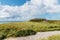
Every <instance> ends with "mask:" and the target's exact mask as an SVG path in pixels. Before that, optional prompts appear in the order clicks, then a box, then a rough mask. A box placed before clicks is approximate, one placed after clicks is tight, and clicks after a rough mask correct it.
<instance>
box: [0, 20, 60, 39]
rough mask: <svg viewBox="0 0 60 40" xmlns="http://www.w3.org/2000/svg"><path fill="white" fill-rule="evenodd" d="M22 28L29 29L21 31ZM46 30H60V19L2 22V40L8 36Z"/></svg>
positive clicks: (0, 28)
mask: <svg viewBox="0 0 60 40" xmlns="http://www.w3.org/2000/svg"><path fill="white" fill-rule="evenodd" d="M20 30H28V31H22V33H20V32H21V31H20ZM30 30H31V31H30ZM46 31H60V21H38V22H35V21H28V22H13V23H12V22H11V23H5V24H0V40H1V39H4V38H7V37H18V36H19V35H20V34H21V35H20V36H26V35H30V34H34V33H35V32H46ZM30 32H32V33H30ZM19 33H20V34H19ZM29 33H30V34H29ZM17 35H18V36H17Z"/></svg>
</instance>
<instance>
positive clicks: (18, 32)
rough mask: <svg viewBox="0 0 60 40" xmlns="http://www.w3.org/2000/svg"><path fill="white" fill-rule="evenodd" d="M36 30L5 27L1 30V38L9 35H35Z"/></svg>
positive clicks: (1, 39) (0, 39)
mask: <svg viewBox="0 0 60 40" xmlns="http://www.w3.org/2000/svg"><path fill="white" fill-rule="evenodd" d="M35 34H36V32H35V31H33V30H27V29H26V30H17V29H15V28H10V29H8V28H7V29H3V30H1V31H0V40H3V39H5V38H8V37H23V36H29V35H35Z"/></svg>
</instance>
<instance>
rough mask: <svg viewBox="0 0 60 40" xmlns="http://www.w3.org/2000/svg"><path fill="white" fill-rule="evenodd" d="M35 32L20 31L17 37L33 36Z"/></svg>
mask: <svg viewBox="0 0 60 40" xmlns="http://www.w3.org/2000/svg"><path fill="white" fill-rule="evenodd" d="M35 34H36V32H35V31H33V30H20V31H18V32H17V35H16V36H17V37H19V36H29V35H35Z"/></svg>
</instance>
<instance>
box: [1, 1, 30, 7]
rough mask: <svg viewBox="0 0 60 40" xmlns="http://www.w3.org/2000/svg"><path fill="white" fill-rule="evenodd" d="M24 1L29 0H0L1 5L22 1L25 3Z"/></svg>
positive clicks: (13, 4)
mask: <svg viewBox="0 0 60 40" xmlns="http://www.w3.org/2000/svg"><path fill="white" fill-rule="evenodd" d="M26 1H29V0H0V2H1V4H2V5H12V6H15V5H17V6H20V5H23V4H24V3H26Z"/></svg>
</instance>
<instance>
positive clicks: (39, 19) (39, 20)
mask: <svg viewBox="0 0 60 40" xmlns="http://www.w3.org/2000/svg"><path fill="white" fill-rule="evenodd" d="M30 21H32V22H42V21H47V19H42V18H35V19H31V20H30Z"/></svg>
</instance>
